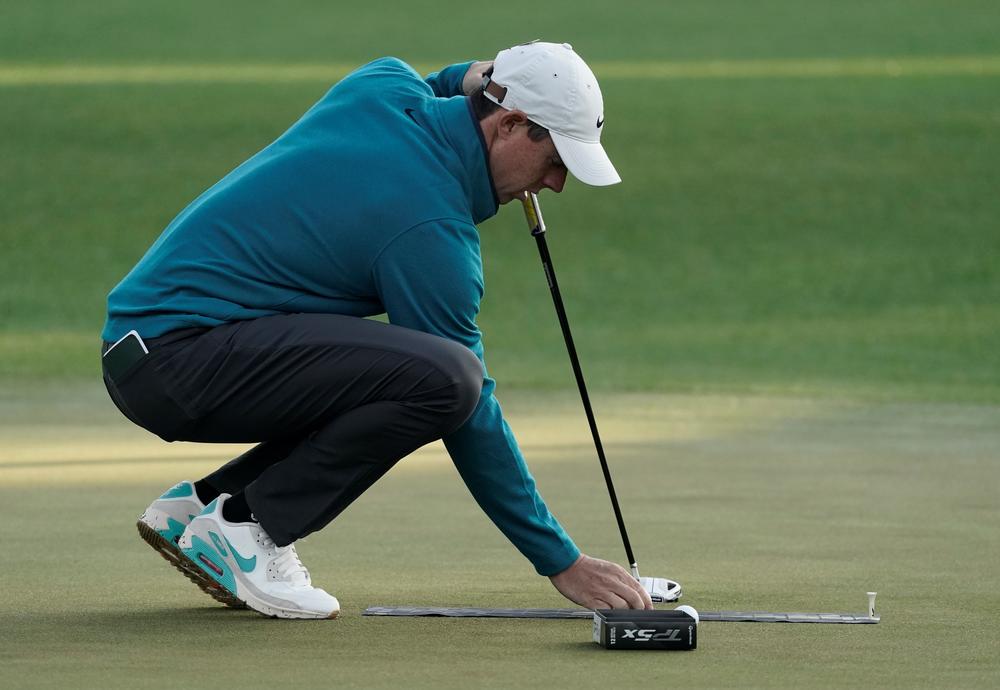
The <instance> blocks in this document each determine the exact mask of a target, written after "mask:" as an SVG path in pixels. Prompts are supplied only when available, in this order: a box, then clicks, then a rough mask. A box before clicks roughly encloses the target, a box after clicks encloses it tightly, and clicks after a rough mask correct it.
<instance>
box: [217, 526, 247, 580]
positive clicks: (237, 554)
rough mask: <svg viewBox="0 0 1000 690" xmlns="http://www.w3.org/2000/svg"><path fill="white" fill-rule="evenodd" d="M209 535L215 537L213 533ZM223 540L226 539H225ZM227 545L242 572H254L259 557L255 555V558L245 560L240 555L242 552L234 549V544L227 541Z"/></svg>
mask: <svg viewBox="0 0 1000 690" xmlns="http://www.w3.org/2000/svg"><path fill="white" fill-rule="evenodd" d="M209 534H211V535H212V536H213V537H214V536H215V534H214V533H212V532H209ZM223 539H226V538H225V537H223ZM226 544H227V545H228V546H229V551H230V552H231V553H232V554H233V558H235V559H236V562H237V563H239V565H240V570H242V571H243V572H245V573H250V572H253V569H254V568H256V567H257V556H256V555H255V556H253V558H243V556H241V555H240V552H239V551H237V550H236V549H234V548H233V543H232V542H231V541H229V540H228V539H226Z"/></svg>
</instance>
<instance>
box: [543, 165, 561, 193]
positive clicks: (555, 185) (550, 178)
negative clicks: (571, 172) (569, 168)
mask: <svg viewBox="0 0 1000 690" xmlns="http://www.w3.org/2000/svg"><path fill="white" fill-rule="evenodd" d="M542 186H544V187H548V188H549V189H551V190H552V191H553V192H555V193H556V194H558V193H559V192H561V191H562V190H563V187H565V186H566V168H564V167H559V168H554V169H552V170H550V171H549V172H548V173H546V175H545V177H544V178H542Z"/></svg>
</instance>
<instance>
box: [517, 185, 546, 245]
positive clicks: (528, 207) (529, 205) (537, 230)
mask: <svg viewBox="0 0 1000 690" xmlns="http://www.w3.org/2000/svg"><path fill="white" fill-rule="evenodd" d="M521 204H522V205H523V206H524V217H525V218H526V219H527V221H528V229H529V230H531V234H532V235H539V234H541V233H543V232H545V221H544V220H542V207H541V206H540V205H539V204H538V197H537V196H536V195H535V194H533V193H532V192H525V193H524V198H523V199H521Z"/></svg>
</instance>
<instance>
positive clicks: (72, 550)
mask: <svg viewBox="0 0 1000 690" xmlns="http://www.w3.org/2000/svg"><path fill="white" fill-rule="evenodd" d="M52 394H53V391H52V390H50V389H42V390H40V391H37V392H35V393H30V392H25V391H21V392H20V393H19V394H18V395H17V397H16V398H13V397H11V396H10V394H8V393H5V394H4V397H3V399H2V402H0V410H2V411H3V419H4V420H5V422H4V424H3V426H2V427H0V435H2V437H3V438H4V444H3V448H2V449H0V501H2V503H3V505H4V519H3V521H0V541H2V543H3V544H4V549H5V552H6V553H7V554H8V555H9V558H7V559H5V561H4V563H5V567H4V573H5V577H4V597H3V599H2V604H0V659H2V661H3V665H4V668H5V674H7V677H8V678H17V679H18V682H17V686H18V687H64V686H66V685H68V684H75V685H77V686H79V687H106V688H112V687H135V686H136V685H138V684H141V685H143V686H149V687H169V686H176V685H178V684H181V683H198V682H203V681H204V680H205V679H206V678H215V677H217V676H218V674H220V673H224V674H225V676H226V678H227V682H228V683H231V684H234V685H237V684H238V685H241V686H247V687H264V686H270V685H277V684H283V683H284V684H295V683H298V684H302V685H306V686H315V685H325V684H332V683H336V684H338V685H340V686H346V687H400V686H405V687H445V688H452V687H454V688H465V687H473V686H485V687H525V686H528V687H541V686H547V687H567V686H573V687H601V686H606V685H608V684H641V683H643V682H658V683H670V684H684V685H685V686H690V687H734V686H739V687H745V686H748V685H752V686H754V687H829V686H832V685H843V684H846V685H856V684H866V685H875V686H878V687H900V688H905V687H916V686H933V687H960V686H987V685H990V684H992V683H994V682H995V681H996V680H997V678H998V677H1000V662H998V660H997V657H996V654H995V653H994V651H995V645H996V621H997V614H998V611H1000V597H998V595H997V592H996V588H995V587H994V573H996V572H997V568H998V567H1000V557H998V556H997V551H996V549H994V548H992V544H993V542H994V541H995V537H996V534H997V530H998V529H1000V514H998V510H997V507H996V506H997V504H996V500H995V499H996V486H997V485H998V482H1000V466H998V464H997V463H996V455H995V453H996V448H997V447H1000V410H998V409H997V408H995V407H977V406H968V405H965V406H961V405H929V404H886V403H858V402H846V401H840V402H834V401H828V400H827V401H822V400H808V399H803V398H777V397H768V398H764V397H733V396H691V395H655V394H632V395H613V394H599V395H597V396H595V406H596V408H597V412H598V415H599V417H600V420H601V423H602V430H603V432H604V435H605V437H606V445H607V450H608V454H609V459H610V462H611V464H612V469H613V472H614V475H615V480H616V483H617V487H618V491H619V494H620V495H621V497H622V500H623V510H624V513H625V517H626V519H627V520H628V526H629V530H630V533H631V536H632V541H633V545H634V547H635V549H636V552H637V556H638V558H639V563H640V566H641V567H642V571H643V572H644V573H646V574H648V575H658V576H669V577H677V578H678V579H680V580H681V581H682V583H683V585H684V587H685V592H686V594H685V597H684V599H683V603H687V604H691V605H693V606H695V607H701V608H705V609H707V610H718V609H733V608H738V609H750V610H776V611H814V610H818V611H845V612H860V611H863V610H864V608H865V604H866V599H865V592H866V591H869V590H877V591H878V592H879V602H878V603H879V612H880V614H881V615H882V617H883V618H882V623H881V624H879V625H876V626H823V625H773V624H772V625H768V624H753V623H705V624H703V626H702V629H701V631H700V633H699V643H698V650H697V651H696V652H693V653H666V652H663V653H651V652H647V653H619V654H613V653H610V652H607V651H603V650H601V649H599V648H598V647H597V646H596V645H594V644H593V643H592V642H591V641H590V624H589V623H588V622H587V621H573V620H562V621H535V620H483V619H458V620H453V619H449V620H442V619H419V620H415V619H384V618H368V617H362V616H361V612H362V611H363V610H364V609H365V608H366V607H368V606H373V605H413V606H473V607H489V608H535V607H539V608H543V607H550V608H552V607H564V606H566V605H567V602H566V601H565V600H563V599H562V598H561V597H560V596H559V595H558V594H557V593H556V592H555V590H554V589H553V588H552V587H551V586H550V585H549V584H548V582H547V580H545V579H543V578H540V577H538V576H537V575H536V574H535V573H534V571H533V570H532V569H531V567H530V566H529V565H528V563H527V562H526V561H524V560H523V559H522V558H521V557H520V556H519V555H518V554H517V553H516V552H515V551H514V550H513V549H512V548H511V547H510V546H509V544H507V542H506V541H505V540H504V539H503V537H502V536H501V535H500V534H499V532H497V531H496V530H495V528H494V527H493V526H492V525H491V524H490V523H489V522H488V521H487V519H486V518H485V517H484V516H483V515H482V514H481V513H480V512H479V510H478V508H477V507H476V506H475V504H474V502H473V501H472V499H471V497H470V496H469V495H468V493H467V492H466V490H465V488H464V487H463V485H462V483H461V480H460V479H459V477H458V475H457V473H456V472H455V471H454V469H453V468H452V466H451V464H450V461H449V460H448V458H447V455H446V454H445V453H444V451H443V449H442V448H441V447H440V446H437V445H432V446H429V447H427V448H426V449H423V450H421V451H418V452H417V453H416V454H414V455H413V456H411V457H409V458H406V459H404V460H403V461H402V462H401V463H400V464H399V465H398V466H397V467H396V468H395V469H394V470H393V471H392V472H390V473H389V475H387V476H386V477H385V478H384V479H383V480H382V481H381V482H380V483H379V484H377V485H376V486H375V487H374V488H373V489H372V491H371V492H370V493H369V494H366V495H365V496H363V497H362V498H361V499H360V500H359V501H358V502H357V503H356V504H355V505H354V506H352V507H351V508H350V509H349V510H348V511H347V512H346V513H344V515H343V516H341V518H340V519H338V520H337V521H336V522H335V523H334V524H333V525H331V526H330V527H329V528H327V529H326V530H324V531H322V532H320V533H318V534H316V535H313V536H311V537H309V538H307V539H306V540H304V541H303V542H302V544H301V545H300V548H299V551H300V554H301V555H302V557H303V559H304V561H305V562H306V564H307V565H308V566H309V567H310V569H311V571H312V574H313V578H314V580H315V582H316V583H317V584H319V585H322V586H326V587H328V588H329V589H330V590H331V591H332V592H334V593H336V595H337V596H338V597H339V598H340V600H341V605H342V607H343V613H342V614H341V617H340V618H339V619H338V620H335V621H319V622H317V621H305V622H289V621H272V620H269V619H265V618H262V617H260V616H257V615H256V614H253V613H250V612H246V611H243V612H240V611H231V610H227V609H225V608H224V607H222V606H221V605H219V604H216V603H215V602H214V601H212V600H211V599H210V598H209V597H208V596H206V595H205V594H203V593H202V592H200V591H199V590H198V589H197V588H195V587H194V586H193V585H192V584H190V583H189V582H188V581H187V580H186V579H184V578H183V577H182V576H181V575H180V574H179V573H177V572H176V571H175V570H173V568H171V567H170V566H169V565H168V564H167V563H166V562H165V561H163V560H162V559H161V558H160V557H159V556H158V555H157V554H156V553H155V552H154V551H152V550H151V549H150V548H149V547H148V546H147V545H146V544H145V542H143V541H142V540H140V538H139V536H138V534H137V533H136V531H135V526H134V520H135V517H136V516H137V515H138V513H139V512H141V510H142V509H143V508H144V507H145V506H146V504H147V503H148V502H149V501H151V500H152V499H153V498H154V497H155V496H156V495H158V494H159V493H160V492H161V491H162V490H163V489H165V488H166V487H167V486H169V485H170V484H171V483H173V482H174V481H175V480H177V479H181V478H185V477H187V478H190V477H196V476H199V475H200V474H201V473H204V472H206V471H208V470H209V469H212V468H214V467H215V466H216V465H218V464H220V463H221V462H223V461H224V460H225V459H226V458H227V457H228V456H229V455H230V454H232V453H235V452H237V451H238V448H236V447H214V446H203V445H192V444H173V445H170V444H165V443H162V442H160V441H159V440H158V439H155V438H152V437H150V436H149V435H148V434H144V433H143V432H141V431H139V430H137V429H134V428H132V427H131V426H130V425H129V424H128V423H127V422H126V421H124V420H123V419H120V418H119V416H118V413H117V411H116V410H114V409H113V407H111V404H110V402H107V401H105V400H104V394H103V391H101V390H99V389H96V388H93V387H73V386H69V387H67V388H66V389H65V390H64V391H63V394H62V396H61V402H60V403H59V404H58V405H57V406H56V407H55V408H52V407H51V402H50V401H51V400H52V399H53V398H52ZM504 400H505V404H506V408H507V410H508V412H509V414H510V417H511V422H512V424H513V427H514V429H515V430H516V431H517V432H518V434H519V436H520V438H521V442H522V444H523V446H524V449H525V452H526V455H527V457H528V458H529V461H530V463H531V465H532V467H533V469H534V472H535V475H536V478H537V479H538V482H539V485H540V487H541V490H542V492H543V495H545V497H546V499H547V501H548V502H549V504H550V505H551V507H552V509H553V510H554V511H555V513H556V514H557V515H558V516H559V517H560V519H561V520H562V521H563V522H564V524H565V525H566V527H567V529H568V530H569V531H570V533H571V534H572V535H574V537H575V539H576V540H578V541H579V543H580V545H581V546H582V547H583V548H584V549H585V550H587V551H589V552H591V553H593V554H595V555H599V556H602V557H606V558H610V559H615V560H619V561H621V559H622V553H621V551H622V548H621V544H620V542H619V538H618V533H617V529H616V528H615V525H614V520H613V518H612V516H611V509H610V505H609V501H608V498H607V495H606V493H605V490H604V486H603V482H602V480H601V476H600V469H599V467H598V463H597V460H596V458H595V456H594V451H593V447H592V445H591V443H590V440H589V435H588V431H587V428H586V422H585V420H584V419H583V415H582V414H581V412H580V411H579V403H578V401H577V400H576V399H575V397H574V396H573V395H571V394H569V393H547V394H540V393H536V392H521V391H519V392H514V393H509V394H508V395H507V396H505V398H504ZM49 409H52V411H53V412H54V413H56V414H58V417H59V419H58V420H55V419H49V420H44V419H42V418H41V417H42V416H44V414H45V411H46V410H49ZM220 664H222V666H221V667H220Z"/></svg>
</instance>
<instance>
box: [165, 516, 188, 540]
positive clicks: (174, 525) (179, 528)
mask: <svg viewBox="0 0 1000 690" xmlns="http://www.w3.org/2000/svg"><path fill="white" fill-rule="evenodd" d="M192 519H193V518H192ZM185 527H187V525H183V524H181V523H179V522H177V520H174V519H173V518H172V517H168V518H167V529H160V530H156V531H157V532H158V533H159V535H160V536H161V537H163V538H164V539H166V540H167V541H169V542H170V543H171V544H176V543H177V540H178V539H180V538H181V535H182V534H184V528H185Z"/></svg>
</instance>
